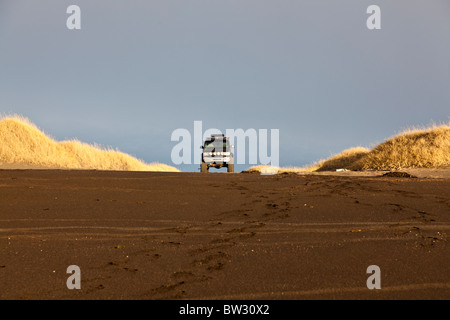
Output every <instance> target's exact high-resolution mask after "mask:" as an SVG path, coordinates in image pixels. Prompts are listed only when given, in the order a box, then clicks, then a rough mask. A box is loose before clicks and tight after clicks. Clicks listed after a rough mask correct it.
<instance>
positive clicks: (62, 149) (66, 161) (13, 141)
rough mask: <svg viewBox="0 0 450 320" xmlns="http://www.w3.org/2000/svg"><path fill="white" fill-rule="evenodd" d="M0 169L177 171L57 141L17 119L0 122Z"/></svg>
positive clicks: (103, 150)
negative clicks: (0, 167)
mask: <svg viewBox="0 0 450 320" xmlns="http://www.w3.org/2000/svg"><path fill="white" fill-rule="evenodd" d="M0 166H2V167H6V168H11V167H14V168H18V167H21V166H22V167H24V168H58V169H91V170H119V171H170V172H177V171H179V170H178V169H177V168H175V167H172V166H169V165H165V164H161V163H151V164H147V163H144V162H143V161H141V160H138V159H136V158H134V157H132V156H130V155H128V154H125V153H122V152H120V151H118V150H113V149H111V148H108V149H104V148H102V147H100V146H99V145H89V144H86V143H83V142H80V141H78V140H71V141H63V142H57V141H55V140H53V139H52V138H50V137H49V136H47V135H46V134H45V133H44V132H42V131H41V130H40V129H39V128H38V127H36V126H35V125H34V124H33V123H31V122H30V121H29V120H28V119H26V118H23V117H20V116H11V117H4V118H2V119H1V120H0Z"/></svg>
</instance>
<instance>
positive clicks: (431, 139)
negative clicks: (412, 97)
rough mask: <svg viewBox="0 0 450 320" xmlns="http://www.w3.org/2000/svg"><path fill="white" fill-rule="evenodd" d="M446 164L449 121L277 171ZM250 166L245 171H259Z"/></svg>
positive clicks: (449, 155) (449, 149) (448, 162)
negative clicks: (371, 145) (299, 166)
mask: <svg viewBox="0 0 450 320" xmlns="http://www.w3.org/2000/svg"><path fill="white" fill-rule="evenodd" d="M448 165H450V124H444V125H433V126H431V127H428V128H411V129H407V130H405V131H403V132H401V133H400V134H398V135H396V136H394V137H392V138H390V139H387V140H386V141H384V142H383V143H381V144H379V145H378V146H376V147H375V148H373V149H371V150H370V149H367V148H363V147H356V148H351V149H348V150H345V151H343V152H341V153H340V154H337V155H335V156H332V157H331V158H329V159H327V160H321V161H319V162H317V163H314V164H312V165H310V166H308V167H304V168H278V173H285V172H286V173H289V172H293V173H302V172H303V173H304V172H314V171H316V172H320V171H335V170H337V169H347V170H353V171H362V170H398V169H405V168H437V167H441V166H448ZM266 167H267V166H254V167H251V168H249V169H247V170H246V171H245V172H250V173H251V172H261V171H262V170H264V169H265V168H266Z"/></svg>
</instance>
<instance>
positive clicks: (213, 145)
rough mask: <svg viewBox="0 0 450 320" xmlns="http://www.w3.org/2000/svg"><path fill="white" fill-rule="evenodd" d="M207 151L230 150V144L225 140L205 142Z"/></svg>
mask: <svg viewBox="0 0 450 320" xmlns="http://www.w3.org/2000/svg"><path fill="white" fill-rule="evenodd" d="M204 149H205V150H207V151H214V150H216V149H217V150H220V151H225V150H227V149H229V143H228V142H227V141H226V140H225V141H224V140H214V141H205V148H204Z"/></svg>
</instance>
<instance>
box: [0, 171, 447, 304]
mask: <svg viewBox="0 0 450 320" xmlns="http://www.w3.org/2000/svg"><path fill="white" fill-rule="evenodd" d="M411 174H414V175H415V176H416V177H417V178H398V177H383V176H381V175H379V174H378V173H371V174H366V175H350V174H348V173H346V172H342V173H334V174H333V173H328V174H314V175H312V174H311V175H297V174H280V175H273V176H270V175H267V176H266V175H259V174H244V173H235V174H220V173H212V174H200V173H145V172H107V171H71V170H0V187H1V192H0V279H1V281H0V283H1V290H0V299H152V300H153V299H214V300H215V299H225V300H228V299H252V300H254V299H255V300H259V299H450V273H449V268H448V266H449V262H450V247H449V244H448V235H449V234H450V210H449V209H450V197H449V195H450V179H449V176H448V170H444V169H443V170H441V171H438V172H436V171H430V170H428V171H426V170H425V171H424V170H422V171H420V170H419V171H417V170H416V171H415V172H414V173H411ZM70 265H77V266H79V267H80V270H81V290H69V289H68V288H67V286H66V280H67V278H68V277H69V276H70V275H69V274H67V273H66V270H67V267H68V266H70ZM371 265H377V266H379V267H380V270H381V289H380V290H369V289H368V288H367V285H366V281H367V278H368V277H369V276H370V275H369V274H367V273H366V270H367V268H368V267H369V266H371Z"/></svg>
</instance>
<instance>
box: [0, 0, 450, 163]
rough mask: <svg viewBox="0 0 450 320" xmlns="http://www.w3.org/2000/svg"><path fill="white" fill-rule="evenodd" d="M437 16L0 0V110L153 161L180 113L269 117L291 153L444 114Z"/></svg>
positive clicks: (262, 2)
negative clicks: (76, 23)
mask: <svg viewBox="0 0 450 320" xmlns="http://www.w3.org/2000/svg"><path fill="white" fill-rule="evenodd" d="M72 4H76V5H78V6H79V7H80V8H81V30H68V29H67V27H66V20H67V18H68V17H69V15H68V14H67V13H66V9H67V7H68V6H69V5H72ZM372 4H376V5H378V6H380V8H381V26H382V29H381V30H368V29H367V27H366V20H367V18H368V17H369V15H368V14H367V13H366V9H367V7H368V6H369V5H372ZM449 17H450V2H449V1H448V0H429V1H425V0H421V1H418V0H396V1H384V0H371V1H365V0H341V1H336V0H315V1H312V0H311V1H309V0H308V1H302V0H277V1H275V0H239V1H238V0H147V1H141V0H133V1H126V0H108V1H106V0H96V1H87V0H71V1H65V0H40V1H32V0H0V113H2V114H10V113H17V114H21V115H23V116H26V117H28V118H29V119H30V120H31V121H32V122H34V123H36V124H37V125H38V126H39V127H40V128H42V129H43V130H44V131H45V132H46V133H48V134H50V135H51V136H52V137H54V138H55V139H57V140H64V139H72V138H78V139H79V140H81V141H84V142H88V143H94V142H96V143H99V144H101V145H104V146H112V147H115V148H118V149H119V150H121V151H124V152H127V153H129V154H131V155H133V156H136V157H138V158H140V159H143V160H145V161H146V162H153V161H158V162H163V163H167V164H171V158H170V155H171V150H172V148H173V147H174V146H175V144H176V142H172V141H171V140H170V137H171V133H172V132H173V131H174V130H175V129H177V128H186V129H188V130H191V131H192V132H193V122H194V120H201V121H203V128H204V129H206V128H212V127H214V128H218V129H221V130H223V131H225V129H227V128H231V129H238V128H242V129H244V130H246V129H249V128H254V129H279V130H280V164H281V165H282V166H302V165H305V164H308V163H311V162H314V161H316V160H319V159H322V158H327V157H329V156H330V155H331V154H334V153H338V152H340V151H342V150H344V149H346V148H349V147H354V146H365V147H371V146H373V145H374V144H376V143H379V142H381V141H383V140H384V139H386V138H388V137H391V136H392V135H394V134H396V133H397V132H399V131H401V130H402V129H405V128H407V127H410V126H417V125H428V124H430V123H431V122H432V121H434V122H447V121H448V120H449V116H450V112H449V110H450V107H449V106H450V90H449V89H450V59H449V57H450V31H449V30H450V18H449ZM249 166H250V165H241V166H238V167H237V168H236V169H237V170H243V169H246V168H247V167H249ZM178 167H179V168H180V169H182V170H183V171H196V170H197V167H198V166H197V165H185V166H183V165H182V166H178Z"/></svg>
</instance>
